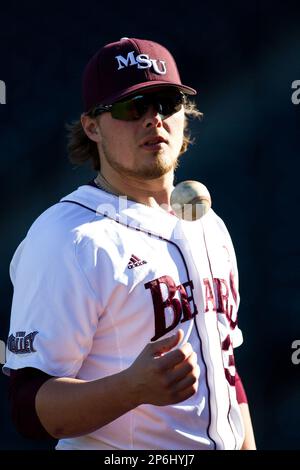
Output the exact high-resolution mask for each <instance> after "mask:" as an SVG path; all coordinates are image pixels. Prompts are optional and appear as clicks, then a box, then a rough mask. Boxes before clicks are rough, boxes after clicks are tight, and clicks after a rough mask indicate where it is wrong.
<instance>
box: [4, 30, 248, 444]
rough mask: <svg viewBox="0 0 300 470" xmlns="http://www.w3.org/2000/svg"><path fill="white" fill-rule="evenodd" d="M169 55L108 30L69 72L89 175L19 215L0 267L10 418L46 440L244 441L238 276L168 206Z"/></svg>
mask: <svg viewBox="0 0 300 470" xmlns="http://www.w3.org/2000/svg"><path fill="white" fill-rule="evenodd" d="M195 93H196V92H195V90H194V89H193V88H191V87H189V86H186V85H183V84H182V83H181V79H180V76H179V73H178V70H177V66H176V63H175V61H174V58H173V57H172V55H171V54H170V52H169V51H168V50H167V49H165V48H164V47H163V46H161V45H160V44H157V43H155V42H152V41H148V40H141V39H133V38H130V39H129V38H122V39H121V40H120V41H117V42H114V43H111V44H108V45H106V46H104V47H103V48H102V49H100V50H99V51H98V52H97V53H96V54H95V55H94V56H93V57H92V59H91V60H90V61H89V63H88V64H87V66H86V69H85V72H84V77H83V98H84V113H83V114H82V116H81V121H80V122H77V123H74V124H73V125H72V126H71V127H70V143H69V151H70V155H71V159H72V161H73V162H76V163H82V162H84V161H86V160H91V161H92V162H93V166H94V168H95V170H96V171H97V176H96V178H95V180H93V181H92V182H90V183H88V184H85V185H83V186H80V187H79V188H78V189H77V190H75V191H74V192H72V193H71V194H69V195H68V196H66V197H64V198H62V199H61V201H59V202H58V203H57V204H55V205H54V206H52V207H50V208H49V209H48V210H46V211H45V212H44V213H43V214H42V215H41V216H40V217H39V218H38V219H37V220H36V221H35V222H34V223H33V225H32V226H31V228H30V230H29V232H28V234H27V236H26V238H25V239H24V241H23V242H22V243H21V244H20V246H19V247H18V249H17V250H16V253H15V255H14V257H13V260H12V263H11V270H10V274H11V279H12V282H13V284H14V297H13V304H12V315H11V325H10V332H9V338H8V352H7V362H6V364H5V371H6V372H7V373H8V374H10V377H11V379H10V380H11V396H12V408H13V416H14V420H15V423H16V426H17V428H18V429H19V430H20V432H22V433H23V434H24V435H26V436H28V437H38V436H52V437H55V438H56V439H59V442H58V444H57V449H127V450H129V449H171V450H172V449H195V450H196V449H198V450H201V449H203V450H205V449H254V448H255V442H254V437H253V431H252V425H251V419H250V414H249V410H248V405H247V398H246V395H245V392H244V389H243V386H242V383H241V380H240V378H239V376H238V375H237V372H236V368H235V361H234V354H233V348H234V347H236V346H239V345H240V344H241V343H242V334H241V331H240V330H239V328H238V325H237V310H238V305H239V294H238V272H237V265H236V259H235V254H234V249H233V246H232V242H231V239H230V236H229V234H228V232H227V230H226V227H225V225H224V223H223V222H222V220H221V219H220V218H219V217H218V216H217V215H216V214H215V213H214V212H213V210H212V209H210V210H209V211H208V212H207V214H206V215H204V216H203V217H202V218H200V219H199V220H197V221H194V222H187V221H184V220H180V219H178V218H177V217H176V216H175V215H174V214H173V213H172V211H171V208H170V195H171V192H172V190H173V188H174V186H173V179H174V170H175V169H176V166H177V164H178V159H179V156H180V155H181V154H182V153H183V152H184V151H185V150H186V148H187V146H188V143H189V137H188V129H187V116H190V115H197V114H199V112H198V111H197V110H196V108H195V106H193V105H192V104H191V102H190V101H189V98H188V97H189V95H194V94H195Z"/></svg>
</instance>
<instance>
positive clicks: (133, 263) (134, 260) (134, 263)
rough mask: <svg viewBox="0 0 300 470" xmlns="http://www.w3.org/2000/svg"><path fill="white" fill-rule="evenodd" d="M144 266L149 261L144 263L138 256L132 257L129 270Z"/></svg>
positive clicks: (128, 266)
mask: <svg viewBox="0 0 300 470" xmlns="http://www.w3.org/2000/svg"><path fill="white" fill-rule="evenodd" d="M142 264H147V261H142V260H140V259H139V258H138V257H137V256H135V255H131V256H130V260H129V263H128V265H127V268H128V269H132V268H137V267H138V266H142Z"/></svg>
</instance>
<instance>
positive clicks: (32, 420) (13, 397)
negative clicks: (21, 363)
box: [9, 367, 54, 440]
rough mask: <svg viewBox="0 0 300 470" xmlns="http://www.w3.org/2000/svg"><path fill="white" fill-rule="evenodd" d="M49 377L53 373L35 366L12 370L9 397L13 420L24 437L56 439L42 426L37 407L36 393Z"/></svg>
mask: <svg viewBox="0 0 300 470" xmlns="http://www.w3.org/2000/svg"><path fill="white" fill-rule="evenodd" d="M49 379H51V375H48V374H46V373H45V372H42V371H41V370H39V369H35V368H33V367H25V368H24V369H18V370H11V371H10V383H9V398H10V403H11V414H12V420H13V423H14V425H15V427H16V429H17V431H18V432H19V433H20V434H21V435H22V436H23V437H26V438H29V439H53V440H54V438H53V437H52V436H51V435H50V434H49V433H48V432H47V431H46V429H45V428H44V427H43V426H42V424H41V422H40V420H39V418H38V415H37V413H36V409H35V397H36V394H37V392H38V390H39V388H40V387H41V386H42V385H43V383H44V382H46V380H49Z"/></svg>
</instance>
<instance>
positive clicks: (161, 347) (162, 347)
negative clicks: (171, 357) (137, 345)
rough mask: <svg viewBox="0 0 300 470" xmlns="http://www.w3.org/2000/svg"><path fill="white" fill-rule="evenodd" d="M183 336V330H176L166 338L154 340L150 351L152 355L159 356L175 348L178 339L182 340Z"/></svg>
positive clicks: (178, 341)
mask: <svg viewBox="0 0 300 470" xmlns="http://www.w3.org/2000/svg"><path fill="white" fill-rule="evenodd" d="M183 336H184V333H183V330H178V331H176V333H175V334H174V335H172V336H168V338H164V339H161V340H160V341H156V342H155V343H152V353H153V356H160V355H161V354H164V353H166V352H168V351H170V350H171V349H173V348H175V346H177V345H178V344H179V343H180V341H182V339H183Z"/></svg>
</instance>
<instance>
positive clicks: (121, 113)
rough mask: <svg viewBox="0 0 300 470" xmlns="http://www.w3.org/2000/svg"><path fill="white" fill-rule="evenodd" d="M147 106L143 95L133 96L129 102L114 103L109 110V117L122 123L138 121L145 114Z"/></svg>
mask: <svg viewBox="0 0 300 470" xmlns="http://www.w3.org/2000/svg"><path fill="white" fill-rule="evenodd" d="M147 108H148V104H147V103H146V102H145V99H144V96H143V95H138V96H135V97H134V98H131V99H130V100H126V101H119V102H118V103H114V104H113V106H112V109H111V115H112V117H113V118H115V119H121V120H123V121H135V120H137V119H140V118H141V116H143V114H145V113H146V111H147Z"/></svg>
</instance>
